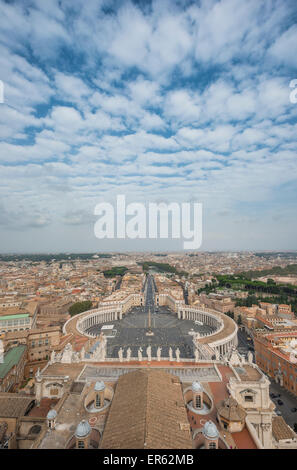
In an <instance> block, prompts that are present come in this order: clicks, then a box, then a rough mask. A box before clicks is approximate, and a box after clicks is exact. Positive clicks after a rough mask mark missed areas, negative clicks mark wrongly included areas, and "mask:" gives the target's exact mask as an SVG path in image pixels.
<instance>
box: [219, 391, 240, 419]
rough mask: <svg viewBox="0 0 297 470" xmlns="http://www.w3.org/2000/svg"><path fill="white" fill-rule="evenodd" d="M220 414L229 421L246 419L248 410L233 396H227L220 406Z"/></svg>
mask: <svg viewBox="0 0 297 470" xmlns="http://www.w3.org/2000/svg"><path fill="white" fill-rule="evenodd" d="M218 412H219V415H220V416H222V418H225V419H227V420H228V421H241V422H242V421H244V419H245V417H246V412H245V411H244V409H243V408H242V407H241V406H239V405H238V403H237V401H236V400H235V399H234V398H233V397H229V398H227V400H224V401H223V402H221V403H220V405H219V406H218Z"/></svg>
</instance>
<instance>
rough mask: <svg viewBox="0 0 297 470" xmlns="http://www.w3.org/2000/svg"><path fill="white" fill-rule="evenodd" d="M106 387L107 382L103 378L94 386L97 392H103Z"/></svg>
mask: <svg viewBox="0 0 297 470" xmlns="http://www.w3.org/2000/svg"><path fill="white" fill-rule="evenodd" d="M104 389H105V383H104V382H103V381H102V380H100V381H98V382H96V383H95V387H94V390H95V392H101V391H102V390H104Z"/></svg>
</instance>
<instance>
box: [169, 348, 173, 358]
mask: <svg viewBox="0 0 297 470" xmlns="http://www.w3.org/2000/svg"><path fill="white" fill-rule="evenodd" d="M169 361H173V355H172V347H171V346H170V348H169Z"/></svg>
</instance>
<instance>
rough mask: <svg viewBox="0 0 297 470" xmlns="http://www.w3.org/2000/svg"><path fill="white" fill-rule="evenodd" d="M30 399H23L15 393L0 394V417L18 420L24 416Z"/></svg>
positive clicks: (31, 399)
mask: <svg viewBox="0 0 297 470" xmlns="http://www.w3.org/2000/svg"><path fill="white" fill-rule="evenodd" d="M32 401H33V398H32V397H24V396H21V395H17V394H15V393H4V392H2V393H0V417H1V418H19V417H21V416H24V415H25V413H26V411H27V409H28V407H29V405H30V403H31V402H32Z"/></svg>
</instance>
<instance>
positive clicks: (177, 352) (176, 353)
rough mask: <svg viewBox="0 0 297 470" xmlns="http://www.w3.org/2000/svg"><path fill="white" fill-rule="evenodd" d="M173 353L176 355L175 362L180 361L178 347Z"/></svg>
mask: <svg viewBox="0 0 297 470" xmlns="http://www.w3.org/2000/svg"><path fill="white" fill-rule="evenodd" d="M175 355H176V360H177V362H180V350H179V348H176V350H175Z"/></svg>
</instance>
